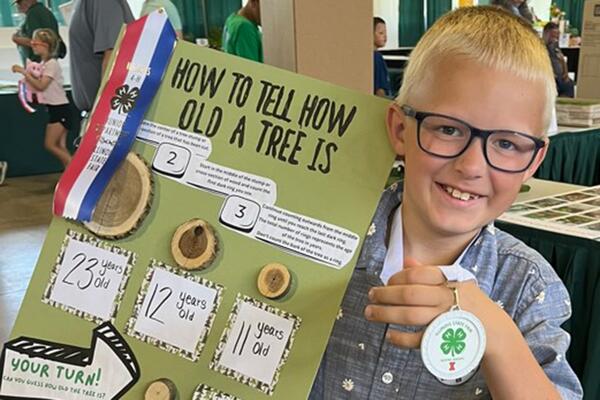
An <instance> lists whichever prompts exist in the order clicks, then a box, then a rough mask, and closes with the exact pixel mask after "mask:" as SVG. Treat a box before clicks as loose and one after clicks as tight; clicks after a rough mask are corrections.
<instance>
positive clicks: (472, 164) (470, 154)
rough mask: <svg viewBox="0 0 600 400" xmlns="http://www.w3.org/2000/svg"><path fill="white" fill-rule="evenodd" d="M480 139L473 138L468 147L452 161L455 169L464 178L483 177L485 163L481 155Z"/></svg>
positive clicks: (483, 156)
mask: <svg viewBox="0 0 600 400" xmlns="http://www.w3.org/2000/svg"><path fill="white" fill-rule="evenodd" d="M481 140H482V139H481V138H478V137H476V138H473V141H471V143H469V147H467V149H466V150H465V151H464V153H462V154H461V155H460V156H458V157H456V159H455V160H454V166H455V168H456V169H457V170H458V171H459V172H460V173H461V174H462V175H464V176H465V177H466V178H471V179H473V178H479V177H481V176H483V174H484V172H485V170H486V168H487V161H486V159H485V155H484V154H483V148H482V146H481Z"/></svg>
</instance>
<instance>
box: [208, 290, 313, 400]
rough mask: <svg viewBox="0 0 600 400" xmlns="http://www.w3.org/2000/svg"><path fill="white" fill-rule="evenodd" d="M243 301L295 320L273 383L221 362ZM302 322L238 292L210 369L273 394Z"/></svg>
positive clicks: (287, 313) (298, 318)
mask: <svg viewBox="0 0 600 400" xmlns="http://www.w3.org/2000/svg"><path fill="white" fill-rule="evenodd" d="M242 303H249V304H251V305H253V306H254V307H257V308H260V309H261V310H264V311H267V312H269V313H271V314H275V315H277V316H278V317H281V318H285V319H287V320H292V321H294V325H293V327H292V332H291V333H290V338H289V340H288V342H287V344H286V346H285V350H284V351H283V355H282V356H281V360H280V361H279V365H278V366H277V368H276V369H275V375H274V376H273V382H271V384H266V383H264V382H261V381H259V380H257V379H254V378H251V377H249V376H246V375H243V374H241V373H240V372H238V371H235V370H234V369H231V368H228V367H225V366H222V365H220V364H219V362H220V360H221V355H222V354H223V350H224V349H225V343H226V342H227V339H228V337H229V334H230V333H231V330H232V328H233V325H234V324H235V321H236V319H237V315H238V313H239V310H240V306H241V304H242ZM301 322H302V320H301V319H300V317H297V316H295V315H293V314H291V313H289V312H287V311H284V310H280V309H278V308H275V307H273V306H270V305H269V304H266V303H263V302H261V301H258V300H256V299H253V298H252V297H249V296H246V295H242V294H241V293H238V295H237V297H236V301H235V304H234V305H233V309H232V310H231V313H230V314H229V319H228V320H227V326H226V327H225V330H224V331H223V334H222V335H221V339H220V340H219V344H218V345H217V349H216V351H215V355H214V356H213V359H212V361H211V362H210V364H209V367H210V369H212V370H214V371H217V372H220V373H222V374H223V375H225V376H228V377H230V378H233V379H235V380H236V381H238V382H240V383H243V384H245V385H248V386H250V387H253V388H256V389H258V390H260V391H261V392H264V393H265V394H267V395H269V396H271V395H272V394H273V391H274V390H275V385H277V382H278V381H279V374H280V372H281V368H283V365H284V364H285V362H286V360H287V358H288V357H289V354H290V350H291V348H292V345H293V343H294V337H295V336H296V332H297V331H298V328H300V323H301Z"/></svg>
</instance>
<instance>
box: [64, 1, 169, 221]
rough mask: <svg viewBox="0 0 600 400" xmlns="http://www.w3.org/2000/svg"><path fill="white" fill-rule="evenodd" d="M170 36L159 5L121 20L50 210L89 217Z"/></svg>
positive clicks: (140, 112) (164, 59) (123, 152)
mask: <svg viewBox="0 0 600 400" xmlns="http://www.w3.org/2000/svg"><path fill="white" fill-rule="evenodd" d="M175 40H176V36H175V31H174V30H173V27H172V25H171V24H170V23H169V22H168V19H167V15H166V13H165V12H164V11H163V10H159V11H156V12H153V13H151V14H148V15H147V16H145V17H143V18H141V19H139V20H137V21H135V22H133V23H131V24H129V25H127V26H126V28H125V33H124V35H123V39H122V42H121V45H120V47H119V50H118V54H117V55H116V59H115V61H114V66H113V69H112V71H111V73H110V77H109V78H108V81H107V82H106V85H105V86H104V89H103V90H102V93H101V95H100V96H99V98H98V100H97V104H96V105H95V108H94V110H93V112H92V115H91V119H90V122H89V124H88V126H87V128H86V131H85V135H84V136H83V139H82V141H81V145H80V147H79V150H78V151H77V152H76V153H75V156H74V157H73V160H72V161H71V163H70V164H69V166H68V167H67V169H66V170H65V172H64V174H63V176H62V178H61V179H60V181H59V182H58V186H57V188H56V192H55V194H54V207H53V208H54V214H55V215H57V216H61V217H65V218H68V219H74V220H78V221H89V220H90V219H91V217H92V213H93V211H94V208H95V206H96V203H97V202H98V200H99V199H100V196H101V195H102V193H103V191H104V189H105V188H106V186H107V184H108V183H109V181H110V179H111V177H112V176H113V174H114V173H115V171H116V169H117V168H118V167H119V165H120V164H121V162H122V161H123V160H124V159H125V157H126V156H127V153H128V152H129V149H130V148H131V145H132V144H133V142H134V140H135V137H136V132H137V130H138V127H139V126H140V124H141V122H142V119H143V117H144V114H145V112H146V110H147V108H148V106H149V105H150V103H151V101H152V99H153V98H154V95H155V93H156V91H157V89H158V87H159V84H160V82H161V80H162V77H163V74H164V72H165V70H166V68H167V65H168V63H169V60H170V57H171V53H172V52H173V48H174V45H175Z"/></svg>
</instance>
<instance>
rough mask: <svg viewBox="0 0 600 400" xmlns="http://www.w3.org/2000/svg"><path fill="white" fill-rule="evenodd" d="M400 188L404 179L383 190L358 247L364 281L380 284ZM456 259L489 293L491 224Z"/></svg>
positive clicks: (493, 265)
mask: <svg viewBox="0 0 600 400" xmlns="http://www.w3.org/2000/svg"><path fill="white" fill-rule="evenodd" d="M402 189H403V181H398V182H395V183H393V184H392V185H390V186H389V187H388V188H387V189H386V190H385V191H384V192H383V194H382V196H381V199H380V201H379V205H378V207H377V210H376V212H375V215H374V217H373V222H372V223H371V226H370V227H369V231H368V233H367V236H366V238H365V241H364V244H363V246H362V249H361V253H360V256H359V260H358V264H357V266H356V268H357V269H366V272H367V281H368V283H369V284H371V285H373V286H381V285H383V282H382V279H381V277H380V275H381V274H382V270H383V265H384V263H385V259H386V257H387V253H388V246H387V244H386V243H393V240H392V238H391V235H392V234H393V231H392V230H390V240H389V241H387V236H388V227H389V225H390V221H391V225H393V224H394V219H395V216H396V211H397V209H398V208H399V205H400V203H401V202H402ZM400 218H401V217H400ZM400 226H401V224H400ZM400 243H402V241H401V240H400ZM390 247H391V246H390ZM457 260H458V268H460V269H462V270H464V271H465V272H470V273H471V274H472V275H473V276H474V277H475V278H476V280H477V283H478V285H479V287H480V289H481V290H482V291H484V292H485V293H486V294H488V295H489V294H490V293H491V290H492V286H493V283H494V277H495V274H496V270H497V263H498V256H497V243H496V228H495V227H494V225H493V223H490V224H489V225H487V226H485V227H484V228H483V229H481V231H480V232H479V235H478V236H476V237H475V239H473V241H472V242H471V243H470V244H469V245H468V246H467V247H466V248H465V250H464V251H463V253H462V254H461V256H460V257H458V259H457ZM455 264H456V263H455ZM400 265H402V263H400ZM460 272H461V273H462V271H460ZM471 279H472V278H471ZM452 280H457V279H452Z"/></svg>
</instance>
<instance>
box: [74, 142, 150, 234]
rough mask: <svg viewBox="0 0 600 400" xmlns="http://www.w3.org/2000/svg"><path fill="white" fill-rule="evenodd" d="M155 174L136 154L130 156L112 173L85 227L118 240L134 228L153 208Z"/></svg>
mask: <svg viewBox="0 0 600 400" xmlns="http://www.w3.org/2000/svg"><path fill="white" fill-rule="evenodd" d="M151 201H152V174H151V172H150V169H149V168H148V166H147V165H146V163H145V162H144V160H143V159H142V158H141V157H140V156H138V155H137V154H135V153H129V154H127V157H126V158H125V160H123V162H122V163H121V165H120V166H119V168H118V169H117V171H116V172H115V174H114V175H113V176H112V178H111V180H110V182H109V183H108V185H107V186H106V189H105V190H104V192H103V193H102V196H101V197H100V200H99V201H98V203H97V204H96V208H95V209H94V213H93V214H92V220H91V221H89V222H86V223H85V227H86V228H87V229H89V230H90V231H91V232H93V233H94V234H96V235H98V236H100V237H103V238H108V239H118V238H121V237H124V236H127V235H129V234H131V233H133V231H135V230H136V229H137V228H138V227H139V225H140V224H141V222H142V220H143V218H144V217H145V216H146V214H147V213H148V211H149V210H150V203H151Z"/></svg>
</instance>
